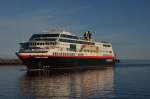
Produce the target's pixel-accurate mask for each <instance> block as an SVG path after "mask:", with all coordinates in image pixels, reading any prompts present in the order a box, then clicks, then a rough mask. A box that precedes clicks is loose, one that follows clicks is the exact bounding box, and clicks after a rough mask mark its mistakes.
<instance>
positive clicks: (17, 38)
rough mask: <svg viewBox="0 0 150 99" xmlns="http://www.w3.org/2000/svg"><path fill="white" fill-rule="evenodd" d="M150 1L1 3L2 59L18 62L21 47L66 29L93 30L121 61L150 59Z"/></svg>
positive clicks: (29, 0) (34, 0) (6, 0)
mask: <svg viewBox="0 0 150 99" xmlns="http://www.w3.org/2000/svg"><path fill="white" fill-rule="evenodd" d="M149 5H150V1H149V0H0V57H3V58H17V57H16V55H15V52H16V51H17V50H18V49H19V43H20V42H23V41H27V40H28V39H29V38H30V36H31V35H32V34H34V33H40V32H42V31H48V30H49V29H51V28H56V27H61V28H62V27H63V28H66V29H69V30H71V31H73V32H74V33H75V34H77V35H80V36H81V35H83V33H84V32H85V31H88V30H90V31H91V32H92V33H93V36H94V37H95V38H96V39H97V40H100V41H101V40H102V41H108V42H111V43H112V45H113V49H114V51H115V53H116V54H117V56H118V57H119V58H120V59H150V44H149V43H150V6H149Z"/></svg>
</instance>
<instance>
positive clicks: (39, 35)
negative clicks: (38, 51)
mask: <svg viewBox="0 0 150 99" xmlns="http://www.w3.org/2000/svg"><path fill="white" fill-rule="evenodd" d="M58 36H59V34H34V35H33V36H32V37H31V38H30V40H34V39H37V38H45V37H58Z"/></svg>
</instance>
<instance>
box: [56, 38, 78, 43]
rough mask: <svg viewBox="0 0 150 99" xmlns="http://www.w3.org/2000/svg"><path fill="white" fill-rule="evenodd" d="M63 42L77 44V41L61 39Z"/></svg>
mask: <svg viewBox="0 0 150 99" xmlns="http://www.w3.org/2000/svg"><path fill="white" fill-rule="evenodd" d="M59 41H61V42H68V43H76V40H69V39H59Z"/></svg>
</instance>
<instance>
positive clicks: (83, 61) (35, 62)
mask: <svg viewBox="0 0 150 99" xmlns="http://www.w3.org/2000/svg"><path fill="white" fill-rule="evenodd" d="M19 58H20V59H21V60H22V61H23V64H25V65H26V66H27V68H28V69H59V68H63V69H65V68H66V69H67V68H86V67H92V66H99V67H101V66H106V65H114V64H115V61H114V59H113V58H112V57H103V58H102V57H101V58H97V57H96V58H94V57H92V58H91V57H84V58H83V57H58V56H57V57H27V58H23V57H20V56H19Z"/></svg>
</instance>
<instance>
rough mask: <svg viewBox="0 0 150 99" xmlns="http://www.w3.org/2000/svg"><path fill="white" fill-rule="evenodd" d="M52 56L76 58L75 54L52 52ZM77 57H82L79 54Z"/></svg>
mask: <svg viewBox="0 0 150 99" xmlns="http://www.w3.org/2000/svg"><path fill="white" fill-rule="evenodd" d="M53 55H54V56H76V54H75V53H57V52H54V53H53ZM77 55H78V56H83V54H82V53H79V54H77Z"/></svg>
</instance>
